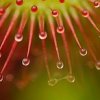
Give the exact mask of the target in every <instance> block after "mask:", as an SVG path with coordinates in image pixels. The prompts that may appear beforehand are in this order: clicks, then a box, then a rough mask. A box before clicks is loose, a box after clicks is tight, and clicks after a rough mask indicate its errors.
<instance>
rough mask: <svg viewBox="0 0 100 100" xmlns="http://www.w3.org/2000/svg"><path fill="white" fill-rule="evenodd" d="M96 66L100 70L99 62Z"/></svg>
mask: <svg viewBox="0 0 100 100" xmlns="http://www.w3.org/2000/svg"><path fill="white" fill-rule="evenodd" d="M95 66H96V69H97V70H100V62H97V63H96V65H95Z"/></svg>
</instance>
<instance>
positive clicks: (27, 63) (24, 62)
mask: <svg viewBox="0 0 100 100" xmlns="http://www.w3.org/2000/svg"><path fill="white" fill-rule="evenodd" d="M29 64H30V59H28V58H24V59H23V60H22V65H23V66H28V65H29Z"/></svg>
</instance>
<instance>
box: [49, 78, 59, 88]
mask: <svg viewBox="0 0 100 100" xmlns="http://www.w3.org/2000/svg"><path fill="white" fill-rule="evenodd" d="M57 83H58V80H57V79H56V78H54V79H50V80H49V81H48V85H50V86H55V85H56V84H57Z"/></svg>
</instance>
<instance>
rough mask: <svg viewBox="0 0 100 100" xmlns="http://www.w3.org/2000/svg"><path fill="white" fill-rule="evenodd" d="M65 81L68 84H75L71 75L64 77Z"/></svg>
mask: <svg viewBox="0 0 100 100" xmlns="http://www.w3.org/2000/svg"><path fill="white" fill-rule="evenodd" d="M66 79H67V81H68V82H70V83H74V82H75V77H74V76H73V75H72V74H68V75H67V76H66Z"/></svg>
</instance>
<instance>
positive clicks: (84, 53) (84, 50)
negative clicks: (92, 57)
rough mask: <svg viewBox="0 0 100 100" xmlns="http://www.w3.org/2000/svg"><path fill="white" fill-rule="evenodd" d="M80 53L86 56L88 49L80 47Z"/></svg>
mask: <svg viewBox="0 0 100 100" xmlns="http://www.w3.org/2000/svg"><path fill="white" fill-rule="evenodd" d="M80 55H81V56H86V55H87V50H86V49H84V48H82V49H80Z"/></svg>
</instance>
